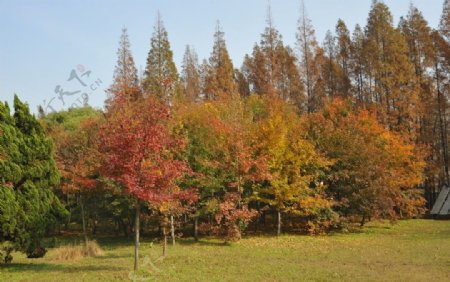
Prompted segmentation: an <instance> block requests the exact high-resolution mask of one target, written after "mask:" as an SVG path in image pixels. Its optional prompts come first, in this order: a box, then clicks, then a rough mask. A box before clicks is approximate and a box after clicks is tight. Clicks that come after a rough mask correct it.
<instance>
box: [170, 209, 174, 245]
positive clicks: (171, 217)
mask: <svg viewBox="0 0 450 282" xmlns="http://www.w3.org/2000/svg"><path fill="white" fill-rule="evenodd" d="M170 236H172V246H175V224H174V220H173V215H172V214H171V215H170Z"/></svg>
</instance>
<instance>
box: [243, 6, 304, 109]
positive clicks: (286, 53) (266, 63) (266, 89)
mask: <svg viewBox="0 0 450 282" xmlns="http://www.w3.org/2000/svg"><path fill="white" fill-rule="evenodd" d="M266 23H267V26H266V28H265V30H264V33H263V34H262V35H261V41H260V43H259V45H258V44H257V45H255V47H254V48H253V53H252V56H251V57H250V56H246V57H245V59H244V64H243V67H242V69H243V70H244V74H245V75H246V77H247V80H248V82H249V85H250V91H252V92H255V93H257V94H259V95H268V96H278V97H280V98H281V99H283V100H284V101H286V102H288V103H291V104H294V105H296V106H297V107H298V108H299V109H302V107H303V106H304V105H303V103H304V97H303V88H302V84H301V83H300V74H299V72H298V69H297V65H296V63H297V59H296V57H295V55H294V52H293V50H292V49H291V48H289V47H287V46H284V44H283V41H282V37H281V35H280V33H279V31H278V30H277V29H276V28H275V26H274V24H273V19H272V15H271V9H270V6H269V8H268V15H267V19H266Z"/></svg>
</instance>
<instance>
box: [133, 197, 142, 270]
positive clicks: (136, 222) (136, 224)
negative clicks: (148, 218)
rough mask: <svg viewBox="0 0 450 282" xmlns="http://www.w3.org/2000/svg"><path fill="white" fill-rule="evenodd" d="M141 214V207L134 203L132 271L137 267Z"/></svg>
mask: <svg viewBox="0 0 450 282" xmlns="http://www.w3.org/2000/svg"><path fill="white" fill-rule="evenodd" d="M140 213H141V206H140V204H139V202H138V201H137V202H136V215H135V218H134V271H137V270H138V265H139V228H140V227H139V217H140Z"/></svg>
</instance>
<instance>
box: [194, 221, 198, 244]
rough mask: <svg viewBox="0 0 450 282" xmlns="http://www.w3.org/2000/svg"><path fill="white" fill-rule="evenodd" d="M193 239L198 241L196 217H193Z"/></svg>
mask: <svg viewBox="0 0 450 282" xmlns="http://www.w3.org/2000/svg"><path fill="white" fill-rule="evenodd" d="M194 239H195V241H196V242H197V241H198V217H195V218H194Z"/></svg>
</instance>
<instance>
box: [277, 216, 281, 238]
mask: <svg viewBox="0 0 450 282" xmlns="http://www.w3.org/2000/svg"><path fill="white" fill-rule="evenodd" d="M277 215H278V216H277V236H280V235H281V212H280V211H278V212H277Z"/></svg>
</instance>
